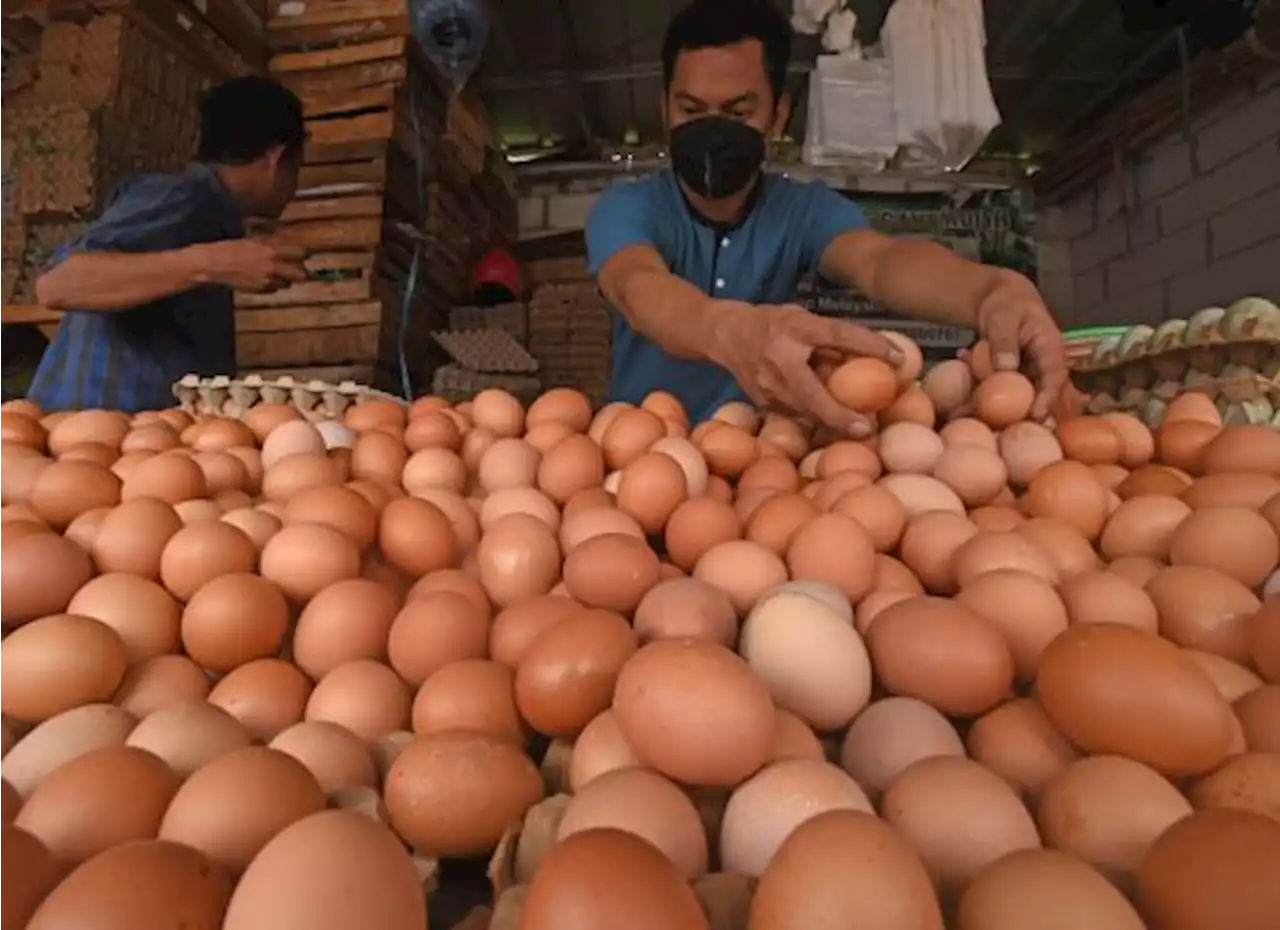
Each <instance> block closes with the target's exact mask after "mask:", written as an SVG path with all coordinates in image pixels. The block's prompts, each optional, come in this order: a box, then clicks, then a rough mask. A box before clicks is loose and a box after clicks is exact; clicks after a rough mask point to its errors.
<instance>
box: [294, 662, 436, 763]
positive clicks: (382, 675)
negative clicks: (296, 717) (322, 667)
mask: <svg viewBox="0 0 1280 930" xmlns="http://www.w3.org/2000/svg"><path fill="white" fill-rule="evenodd" d="M411 706H412V695H411V694H410V692H409V689H408V687H407V686H406V685H405V683H404V681H402V680H401V679H400V678H399V677H398V676H397V675H396V673H395V672H393V671H392V670H391V669H390V668H388V667H387V666H386V665H383V664H382V663H381V662H375V661H374V660H373V659H355V660H353V661H351V662H344V663H343V664H342V665H339V666H337V667H336V668H333V669H330V670H329V671H328V672H326V673H325V675H324V677H323V678H321V679H320V680H319V681H318V682H316V687H315V690H313V691H312V692H311V697H310V698H308V699H307V709H306V719H307V720H321V721H327V722H329V723H336V724H338V725H340V726H343V727H345V728H346V729H348V730H350V731H351V732H352V733H354V734H355V735H356V736H358V737H360V738H361V739H363V740H364V741H365V742H367V743H373V742H376V741H377V740H379V739H381V738H382V737H384V736H386V735H387V734H388V733H391V732H392V731H395V730H403V729H405V728H406V727H407V726H408V725H409V710H410V707H411Z"/></svg>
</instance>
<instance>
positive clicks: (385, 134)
mask: <svg viewBox="0 0 1280 930" xmlns="http://www.w3.org/2000/svg"><path fill="white" fill-rule="evenodd" d="M395 125H396V118H395V114H394V113H392V112H390V111H389V110H381V111H379V112H376V113H364V114H361V115H360V116H340V117H336V118H334V119H313V120H310V121H309V122H308V123H307V142H308V143H309V144H311V145H335V144H343V145H346V144H348V143H352V142H372V141H378V140H383V139H390V138H391V136H392V133H393V132H394V131H395Z"/></svg>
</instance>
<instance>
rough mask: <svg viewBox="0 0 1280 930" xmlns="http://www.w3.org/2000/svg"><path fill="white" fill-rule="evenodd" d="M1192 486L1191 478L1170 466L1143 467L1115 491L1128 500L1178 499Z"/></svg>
mask: <svg viewBox="0 0 1280 930" xmlns="http://www.w3.org/2000/svg"><path fill="white" fill-rule="evenodd" d="M1190 486H1191V476H1190V475H1188V474H1187V473H1186V472H1184V471H1181V470H1180V469H1177V468H1171V467H1170V466H1168V465H1142V466H1139V467H1138V468H1135V469H1134V470H1133V471H1132V472H1130V473H1129V477H1127V478H1125V479H1124V481H1122V482H1120V484H1119V485H1117V486H1116V488H1115V489H1114V490H1115V491H1116V493H1117V494H1119V495H1120V497H1122V498H1124V499H1125V500H1128V499H1129V498H1131V497H1137V496H1139V495H1143V496H1151V495H1159V496H1162V497H1176V496H1178V495H1180V494H1182V493H1183V492H1184V491H1186V489H1187V488H1188V487H1190Z"/></svg>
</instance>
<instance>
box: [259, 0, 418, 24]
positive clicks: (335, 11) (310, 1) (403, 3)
mask: <svg viewBox="0 0 1280 930" xmlns="http://www.w3.org/2000/svg"><path fill="white" fill-rule="evenodd" d="M284 13H287V14H288V15H283V14H284ZM408 14H409V0H307V2H306V3H302V4H299V3H294V2H290V0H272V2H271V5H270V7H269V8H268V15H267V28H268V29H286V28H292V27H295V26H325V25H333V24H335V23H346V22H351V21H352V20H362V19H375V18H378V17H384V16H407V15H408Z"/></svg>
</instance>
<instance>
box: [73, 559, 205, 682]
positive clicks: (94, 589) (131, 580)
mask: <svg viewBox="0 0 1280 930" xmlns="http://www.w3.org/2000/svg"><path fill="white" fill-rule="evenodd" d="M67 612H68V613H72V614H77V615H79V616H82V617H91V618H92V619H94V620H97V621H99V622H101V623H104V624H106V625H107V626H109V627H111V629H113V630H115V632H116V633H117V634H118V635H119V637H120V639H121V641H122V642H123V643H124V647H125V652H126V655H127V657H128V660H129V662H141V661H144V660H146V659H150V658H153V657H155V656H159V655H163V654H165V653H169V652H177V651H178V647H179V643H180V636H179V629H180V622H181V617H182V605H181V604H179V603H178V602H177V601H176V600H174V598H173V597H172V596H171V595H170V594H169V592H168V591H166V590H165V589H164V588H162V587H161V586H160V585H159V584H157V583H156V582H154V581H150V580H148V579H146V578H140V577H138V576H137V575H131V574H124V573H110V574H104V575H99V576H98V577H97V578H94V579H93V580H92V581H90V582H89V583H88V584H86V585H85V586H84V587H82V588H81V589H80V590H79V591H77V592H76V594H75V596H74V597H73V598H71V603H70V604H68V605H67Z"/></svg>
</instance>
